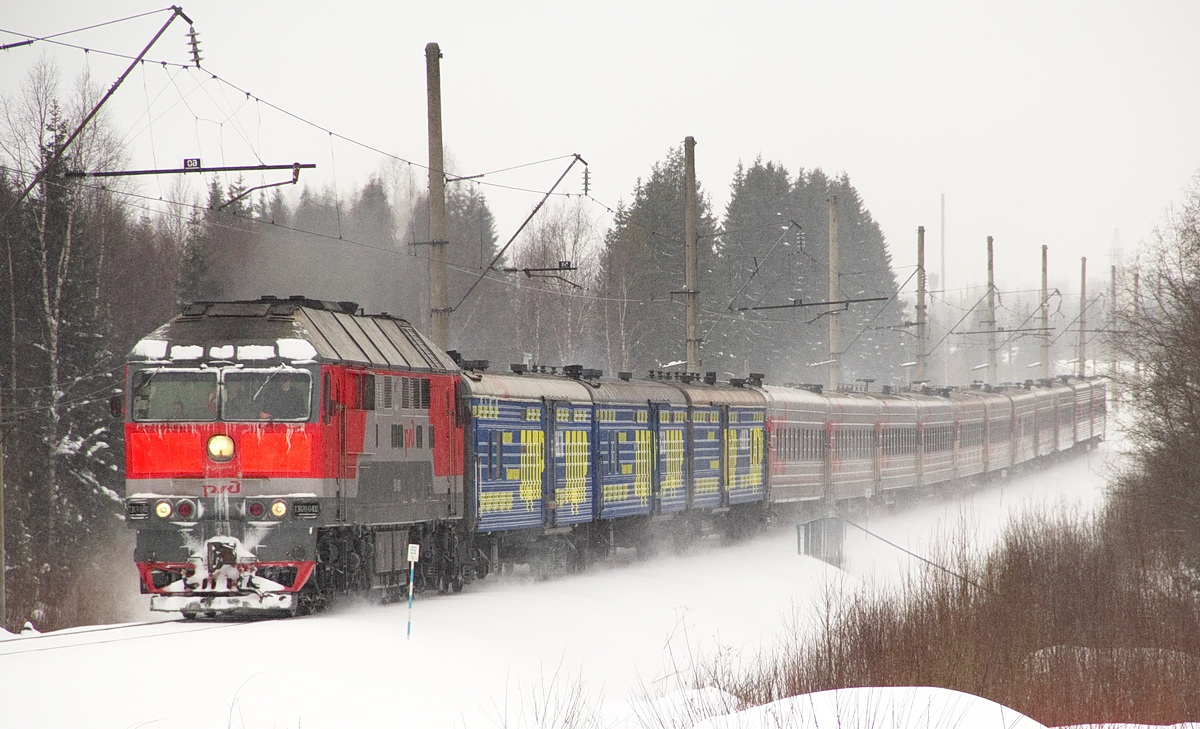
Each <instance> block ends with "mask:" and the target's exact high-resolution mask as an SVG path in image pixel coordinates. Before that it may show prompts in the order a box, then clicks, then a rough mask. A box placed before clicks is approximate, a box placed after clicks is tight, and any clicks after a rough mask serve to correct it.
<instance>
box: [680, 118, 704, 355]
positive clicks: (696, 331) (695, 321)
mask: <svg viewBox="0 0 1200 729" xmlns="http://www.w3.org/2000/svg"><path fill="white" fill-rule="evenodd" d="M683 201H684V202H683V246H684V266H685V269H684V293H683V296H684V301H685V302H686V312H685V315H686V319H687V321H686V330H687V331H686V350H687V371H688V372H699V371H700V290H699V289H700V280H699V279H700V274H699V269H700V265H699V252H698V251H697V247H698V246H697V241H696V237H697V235H696V228H697V222H698V221H697V216H698V215H699V213H698V210H697V208H698V206H697V205H696V139H695V137H687V138H685V139H684V140H683Z"/></svg>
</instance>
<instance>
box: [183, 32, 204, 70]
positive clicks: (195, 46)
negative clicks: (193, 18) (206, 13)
mask: <svg viewBox="0 0 1200 729" xmlns="http://www.w3.org/2000/svg"><path fill="white" fill-rule="evenodd" d="M187 38H188V45H190V46H191V47H192V62H193V63H195V64H196V68H200V62H201V61H203V60H204V58H203V57H202V56H201V55H200V34H199V33H197V32H196V27H195V26H193V25H189V26H188V32H187Z"/></svg>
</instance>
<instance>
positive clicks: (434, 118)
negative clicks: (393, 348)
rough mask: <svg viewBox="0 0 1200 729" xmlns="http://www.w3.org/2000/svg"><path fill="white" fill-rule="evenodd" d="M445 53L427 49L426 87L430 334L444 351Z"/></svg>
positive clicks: (431, 46) (446, 321) (447, 331)
mask: <svg viewBox="0 0 1200 729" xmlns="http://www.w3.org/2000/svg"><path fill="white" fill-rule="evenodd" d="M441 58H442V51H441V49H440V48H439V47H438V44H437V43H430V44H428V45H426V46H425V84H426V94H427V98H428V107H429V243H430V251H429V334H430V337H431V338H432V339H433V343H434V344H436V345H437V346H438V347H441V348H442V349H447V348H449V346H450V309H449V308H448V306H447V302H446V245H447V244H448V243H449V240H448V239H447V237H446V171H445V163H444V161H443V154H442V67H441Z"/></svg>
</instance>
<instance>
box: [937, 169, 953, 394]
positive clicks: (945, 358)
mask: <svg viewBox="0 0 1200 729" xmlns="http://www.w3.org/2000/svg"><path fill="white" fill-rule="evenodd" d="M941 226H942V227H941V231H940V235H941V238H942V268H941V278H940V280H939V281H938V286H940V287H941V288H942V301H943V302H944V301H946V298H947V297H948V296H949V291H950V285H949V284H947V283H946V193H944V192H943V193H942V221H941ZM949 382H950V347H948V346H946V345H945V344H944V343H943V344H942V383H943V384H947V383H949Z"/></svg>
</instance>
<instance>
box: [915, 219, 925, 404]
mask: <svg viewBox="0 0 1200 729" xmlns="http://www.w3.org/2000/svg"><path fill="white" fill-rule="evenodd" d="M925 381H926V378H925V226H924V225H919V226H917V382H925Z"/></svg>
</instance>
